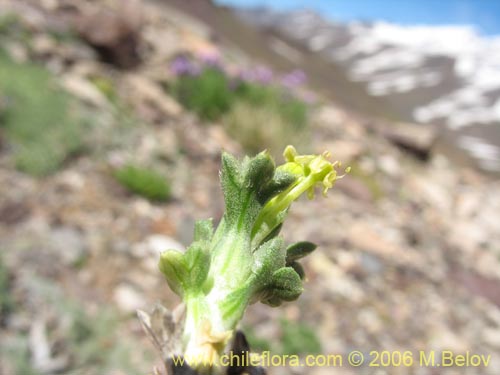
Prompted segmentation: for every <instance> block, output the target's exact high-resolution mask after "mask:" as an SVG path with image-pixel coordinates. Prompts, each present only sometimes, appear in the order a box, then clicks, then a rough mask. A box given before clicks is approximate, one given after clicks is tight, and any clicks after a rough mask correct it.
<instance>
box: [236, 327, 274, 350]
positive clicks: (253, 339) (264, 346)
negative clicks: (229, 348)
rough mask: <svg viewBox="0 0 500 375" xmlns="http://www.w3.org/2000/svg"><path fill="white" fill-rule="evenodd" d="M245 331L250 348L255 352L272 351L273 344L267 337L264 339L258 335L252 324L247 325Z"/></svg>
mask: <svg viewBox="0 0 500 375" xmlns="http://www.w3.org/2000/svg"><path fill="white" fill-rule="evenodd" d="M243 331H244V332H245V337H246V339H247V340H248V344H249V345H250V349H251V350H252V351H253V352H266V351H271V350H272V348H273V345H272V343H271V342H269V341H268V340H266V339H263V338H261V337H259V336H257V335H256V333H255V331H254V330H253V329H252V327H250V326H245V327H244V328H243Z"/></svg>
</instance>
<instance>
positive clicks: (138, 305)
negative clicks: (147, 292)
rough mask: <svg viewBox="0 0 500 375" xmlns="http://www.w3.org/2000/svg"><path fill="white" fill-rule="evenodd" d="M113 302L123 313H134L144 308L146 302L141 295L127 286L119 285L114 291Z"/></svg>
mask: <svg viewBox="0 0 500 375" xmlns="http://www.w3.org/2000/svg"><path fill="white" fill-rule="evenodd" d="M113 300H114V302H115V303H116V305H117V306H118V308H120V309H121V310H122V311H124V312H135V311H137V310H138V309H142V308H144V307H145V306H146V300H145V299H144V297H143V296H142V295H141V293H139V292H138V291H137V290H136V289H135V288H134V287H132V286H131V285H129V284H121V285H119V286H118V287H117V288H116V289H115V291H114V294H113Z"/></svg>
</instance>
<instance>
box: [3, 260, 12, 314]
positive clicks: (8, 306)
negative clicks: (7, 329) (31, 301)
mask: <svg viewBox="0 0 500 375" xmlns="http://www.w3.org/2000/svg"><path fill="white" fill-rule="evenodd" d="M9 289H10V288H9V273H8V270H7V267H5V265H4V264H3V261H2V258H0V323H1V321H2V318H3V317H4V316H6V315H7V314H8V313H10V312H11V311H12V310H13V309H14V301H13V299H12V296H11V294H10V290H9Z"/></svg>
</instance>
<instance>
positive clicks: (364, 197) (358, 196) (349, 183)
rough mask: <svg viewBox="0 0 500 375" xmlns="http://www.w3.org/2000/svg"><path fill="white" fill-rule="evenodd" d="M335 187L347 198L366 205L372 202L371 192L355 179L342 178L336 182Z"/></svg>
mask: <svg viewBox="0 0 500 375" xmlns="http://www.w3.org/2000/svg"><path fill="white" fill-rule="evenodd" d="M336 186H337V187H338V189H339V190H340V191H341V192H343V193H344V194H345V195H347V196H348V197H350V198H352V199H354V200H357V201H362V202H366V203H370V202H373V200H374V196H373V193H372V192H371V190H370V189H369V188H368V187H367V186H366V184H364V183H363V182H361V181H360V180H357V179H355V178H344V179H342V180H340V181H338V182H337V184H336Z"/></svg>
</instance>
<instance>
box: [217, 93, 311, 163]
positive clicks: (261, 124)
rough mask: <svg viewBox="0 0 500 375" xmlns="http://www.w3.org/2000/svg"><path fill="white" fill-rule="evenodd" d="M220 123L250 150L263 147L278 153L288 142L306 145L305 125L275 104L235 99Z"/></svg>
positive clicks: (303, 146) (248, 151) (253, 151)
mask: <svg viewBox="0 0 500 375" xmlns="http://www.w3.org/2000/svg"><path fill="white" fill-rule="evenodd" d="M223 124H224V127H225V128H226V130H227V132H228V134H229V135H231V137H232V138H234V139H235V140H237V141H238V142H239V143H240V144H241V145H242V146H243V148H244V149H245V151H246V152H247V153H250V154H255V153H257V152H258V151H259V150H261V149H264V148H265V149H267V150H269V151H270V152H271V154H272V155H274V156H278V155H279V153H280V151H281V150H282V149H284V148H285V146H286V145H288V144H296V145H299V147H301V148H305V149H307V147H306V146H307V143H308V138H309V132H308V128H307V127H306V126H304V127H296V126H294V125H293V124H292V123H291V122H288V121H287V120H286V119H285V118H284V116H283V115H281V114H280V113H279V112H278V111H277V110H276V107H274V106H267V105H261V106H254V105H252V104H249V103H248V102H246V101H238V102H236V103H235V105H234V106H233V108H232V109H231V111H230V112H229V113H228V114H227V115H226V116H225V117H224V119H223Z"/></svg>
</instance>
